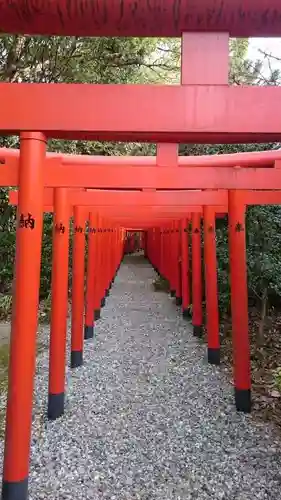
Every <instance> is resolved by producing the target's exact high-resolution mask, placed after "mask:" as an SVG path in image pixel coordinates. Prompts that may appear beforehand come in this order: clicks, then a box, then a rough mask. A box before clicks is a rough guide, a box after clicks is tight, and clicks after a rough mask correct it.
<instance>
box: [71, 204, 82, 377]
mask: <svg viewBox="0 0 281 500" xmlns="http://www.w3.org/2000/svg"><path fill="white" fill-rule="evenodd" d="M84 274H85V211H84V209H83V207H77V206H76V207H74V237H73V257H72V315H71V359H70V365H71V368H76V367H78V366H81V365H82V364H83V340H84V332H83V319H84Z"/></svg>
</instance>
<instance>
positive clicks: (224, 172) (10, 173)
mask: <svg viewBox="0 0 281 500" xmlns="http://www.w3.org/2000/svg"><path fill="white" fill-rule="evenodd" d="M279 163H280V162H276V165H279ZM44 185H45V187H72V188H85V187H87V188H96V189H107V188H109V189H167V190H173V189H179V190H183V189H246V190H249V189H262V190H272V189H273V190H276V189H281V168H235V167H233V168H228V167H227V168H221V167H219V168H215V167H202V168H201V167H200V172H199V171H198V169H194V168H193V167H182V168H178V169H177V172H176V175H175V169H174V168H173V167H158V168H155V167H131V168H129V167H127V166H116V167H114V166H110V167H106V168H104V167H95V166H92V165H84V166H83V168H80V167H79V166H77V165H64V164H61V162H60V159H59V158H50V159H47V160H46V166H45V169H44ZM0 186H10V187H12V186H18V162H17V159H16V158H9V159H7V162H6V164H5V165H1V164H0Z"/></svg>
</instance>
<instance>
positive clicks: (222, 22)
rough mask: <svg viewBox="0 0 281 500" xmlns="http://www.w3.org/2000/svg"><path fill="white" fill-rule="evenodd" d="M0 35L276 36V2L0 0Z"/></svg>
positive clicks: (280, 26) (280, 23) (279, 19)
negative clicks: (214, 34) (192, 32)
mask: <svg viewBox="0 0 281 500" xmlns="http://www.w3.org/2000/svg"><path fill="white" fill-rule="evenodd" d="M0 31H2V32H4V33H24V34H26V33H28V34H30V35H34V34H44V35H77V36H157V37H160V36H164V37H165V36H167V37H179V36H181V34H182V33H183V32H186V31H202V32H206V31H209V32H211V31H212V32H228V33H229V34H230V36H234V37H248V36H252V37H253V36H256V37H257V36H259V37H261V36H279V35H280V32H281V3H280V1H279V0H166V1H163V0H138V1H136V0H0Z"/></svg>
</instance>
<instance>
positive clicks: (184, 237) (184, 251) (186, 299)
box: [181, 219, 190, 318]
mask: <svg viewBox="0 0 281 500" xmlns="http://www.w3.org/2000/svg"><path fill="white" fill-rule="evenodd" d="M181 266H182V268H181V269H182V271H181V282H182V314H183V317H184V318H189V317H190V314H189V310H188V307H189V305H190V290H189V276H188V267H189V258H188V221H187V219H183V220H182V221H181Z"/></svg>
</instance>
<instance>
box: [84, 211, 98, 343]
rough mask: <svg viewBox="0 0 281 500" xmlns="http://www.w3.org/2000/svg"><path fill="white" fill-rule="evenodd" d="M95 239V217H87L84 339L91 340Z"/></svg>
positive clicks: (91, 214)
mask: <svg viewBox="0 0 281 500" xmlns="http://www.w3.org/2000/svg"><path fill="white" fill-rule="evenodd" d="M95 238H96V215H95V214H93V213H92V212H91V213H90V215H89V232H88V262H87V289H86V312H85V326H84V338H85V339H91V338H93V336H94V305H95V304H94V299H95V296H94V294H95V258H96V255H95Z"/></svg>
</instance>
